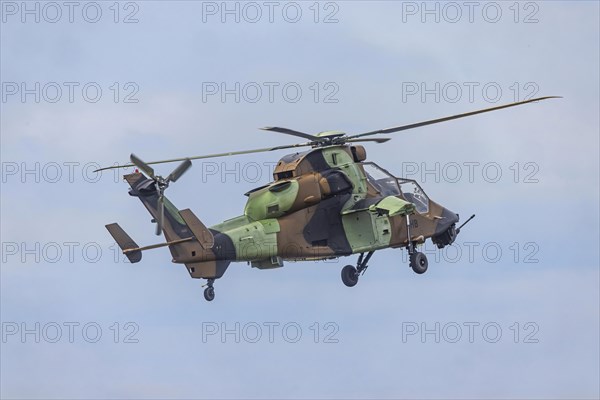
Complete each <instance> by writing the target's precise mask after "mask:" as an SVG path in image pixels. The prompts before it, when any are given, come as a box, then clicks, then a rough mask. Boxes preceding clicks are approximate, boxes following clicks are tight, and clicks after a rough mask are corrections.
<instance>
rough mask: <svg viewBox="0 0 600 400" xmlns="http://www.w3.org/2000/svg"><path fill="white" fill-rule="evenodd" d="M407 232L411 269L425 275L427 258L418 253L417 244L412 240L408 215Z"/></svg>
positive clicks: (407, 247)
mask: <svg viewBox="0 0 600 400" xmlns="http://www.w3.org/2000/svg"><path fill="white" fill-rule="evenodd" d="M406 232H407V235H408V245H407V246H406V249H407V250H408V256H409V258H410V267H411V268H412V270H413V271H414V272H415V273H416V274H419V275H420V274H424V273H425V271H427V266H428V262H427V256H426V255H425V254H423V253H421V252H419V251H416V248H415V243H414V242H413V241H412V240H411V236H410V217H409V216H408V214H407V215H406Z"/></svg>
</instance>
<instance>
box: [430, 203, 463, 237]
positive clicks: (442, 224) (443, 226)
mask: <svg viewBox="0 0 600 400" xmlns="http://www.w3.org/2000/svg"><path fill="white" fill-rule="evenodd" d="M440 217H441V219H439V220H438V223H437V225H436V227H435V235H440V234H442V233H444V232H446V231H447V230H448V229H449V228H450V227H452V225H454V224H456V223H457V222H458V220H459V216H458V214H456V213H454V212H452V211H450V210H448V209H447V208H444V209H443V210H442V215H441V216H440Z"/></svg>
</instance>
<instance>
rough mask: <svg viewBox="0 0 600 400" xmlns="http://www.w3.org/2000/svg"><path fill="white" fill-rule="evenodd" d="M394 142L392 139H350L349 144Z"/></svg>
mask: <svg viewBox="0 0 600 400" xmlns="http://www.w3.org/2000/svg"><path fill="white" fill-rule="evenodd" d="M390 140H392V139H391V138H367V139H360V138H359V139H349V140H346V141H347V142H375V143H385V142H388V141H390Z"/></svg>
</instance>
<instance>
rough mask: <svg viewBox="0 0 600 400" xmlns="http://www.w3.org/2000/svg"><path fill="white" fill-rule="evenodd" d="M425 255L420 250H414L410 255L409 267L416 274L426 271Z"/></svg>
mask: <svg viewBox="0 0 600 400" xmlns="http://www.w3.org/2000/svg"><path fill="white" fill-rule="evenodd" d="M427 265H428V262H427V256H426V255H425V254H423V253H421V252H414V253H412V254H411V255H410V267H411V268H412V270H413V271H415V273H417V274H423V273H425V271H427Z"/></svg>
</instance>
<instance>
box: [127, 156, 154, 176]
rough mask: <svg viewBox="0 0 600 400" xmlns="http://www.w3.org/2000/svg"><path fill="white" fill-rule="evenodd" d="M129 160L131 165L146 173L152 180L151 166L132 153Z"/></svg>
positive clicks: (152, 171) (152, 170)
mask: <svg viewBox="0 0 600 400" xmlns="http://www.w3.org/2000/svg"><path fill="white" fill-rule="evenodd" d="M129 159H130V160H131V162H132V163H133V165H135V166H136V167H138V168H139V169H141V170H142V171H144V172H145V173H147V174H148V175H149V176H150V178H152V179H154V169H153V168H152V167H151V166H149V165H148V164H146V163H145V162H143V161H142V160H141V159H140V158H139V157H138V156H136V155H135V154H133V153H131V155H130V156H129Z"/></svg>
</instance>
